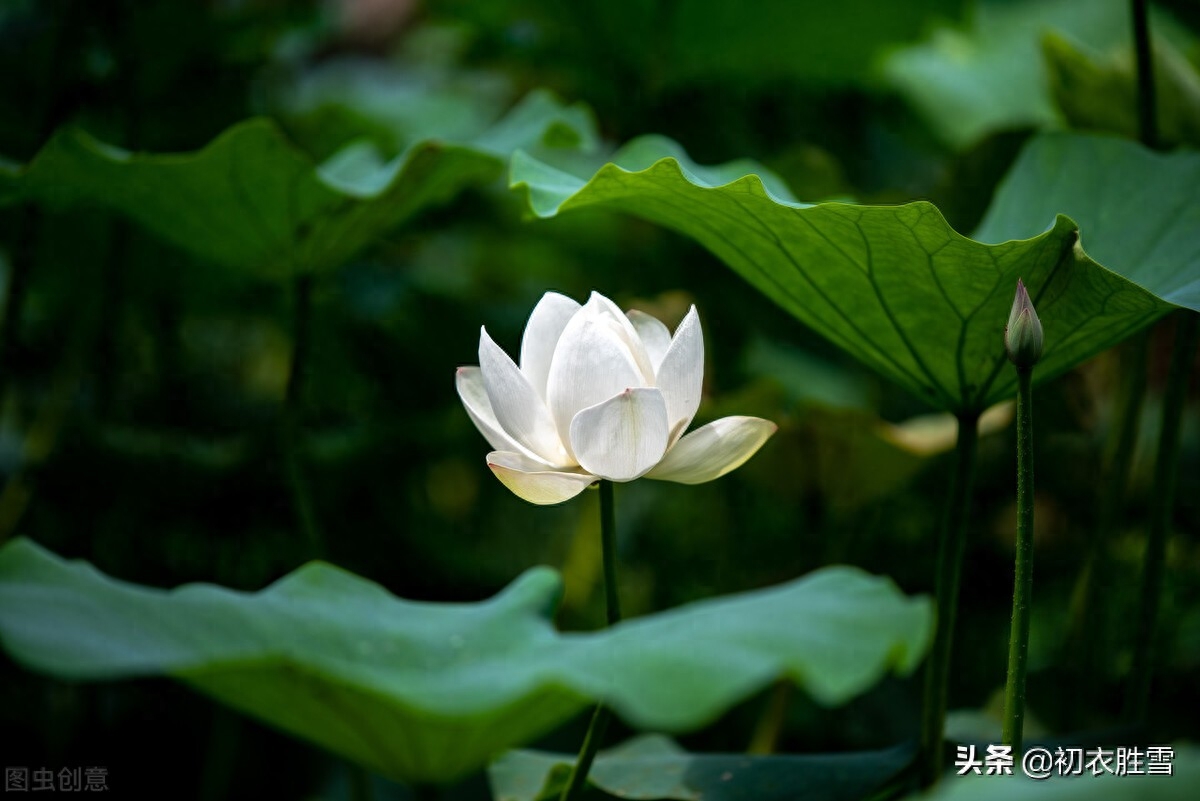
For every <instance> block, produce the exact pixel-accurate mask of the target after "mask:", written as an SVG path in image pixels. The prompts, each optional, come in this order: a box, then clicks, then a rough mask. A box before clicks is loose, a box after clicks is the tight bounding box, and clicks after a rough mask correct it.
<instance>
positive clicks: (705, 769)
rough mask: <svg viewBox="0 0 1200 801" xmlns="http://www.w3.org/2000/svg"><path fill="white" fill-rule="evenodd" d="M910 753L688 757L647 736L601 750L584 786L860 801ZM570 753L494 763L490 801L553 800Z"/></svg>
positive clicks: (517, 754)
mask: <svg viewBox="0 0 1200 801" xmlns="http://www.w3.org/2000/svg"><path fill="white" fill-rule="evenodd" d="M912 756H913V748H912V747H911V746H907V745H902V746H897V747H895V748H889V749H886V750H883V751H864V752H857V753H856V752H850V753H842V754H803V755H795V754H787V755H771V756H751V755H749V754H692V753H688V752H687V751H685V750H683V749H682V748H680V747H679V746H678V745H676V744H675V743H674V742H673V741H672V740H670V739H668V738H666V737H663V736H661V735H655V734H648V735H642V736H640V737H635V738H634V739H632V740H629V741H628V742H625V743H622V744H621V745H619V746H617V747H615V748H611V749H609V750H607V751H601V752H600V753H599V754H598V755H597V756H596V762H595V764H594V765H593V766H592V770H591V773H589V774H588V782H589V783H590V784H591V785H592V786H593V787H597V788H599V789H601V790H603V791H604V792H605V793H607V794H608V795H610V796H613V797H616V798H633V799H647V800H649V799H678V801H702V799H703V801H741V800H742V799H755V801H794V799H797V798H803V799H805V801H858V799H860V798H864V797H866V796H867V794H868V793H870V792H872V791H875V790H878V789H879V787H880V786H881V785H883V784H884V783H886V782H887V781H889V780H890V779H892V778H894V777H895V776H896V775H897V774H899V773H900V772H901V771H903V770H904V769H905V768H906V767H908V765H909V763H910V762H911V761H912ZM574 761H575V755H574V754H551V753H547V752H544V751H510V752H509V753H507V754H505V755H504V756H502V757H501V758H500V759H498V760H496V761H495V762H493V763H492V765H491V766H490V767H489V768H488V778H489V780H490V782H491V785H492V794H493V796H494V797H495V799H496V801H543V800H544V799H551V798H557V797H558V796H559V794H560V793H561V791H562V786H563V785H564V784H565V783H566V778H567V776H568V775H569V774H570V770H571V765H572V763H573V762H574Z"/></svg>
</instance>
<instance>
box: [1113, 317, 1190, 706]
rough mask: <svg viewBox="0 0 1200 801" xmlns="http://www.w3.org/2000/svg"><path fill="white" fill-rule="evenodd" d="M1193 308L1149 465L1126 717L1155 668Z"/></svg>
mask: <svg viewBox="0 0 1200 801" xmlns="http://www.w3.org/2000/svg"><path fill="white" fill-rule="evenodd" d="M1198 319H1200V317H1198V316H1197V315H1196V313H1195V312H1191V311H1186V310H1184V311H1181V312H1179V313H1178V317H1177V318H1176V328H1175V350H1174V351H1173V352H1172V354H1171V367H1170V370H1169V372H1168V373H1167V386H1166V389H1165V390H1164V392H1163V417H1162V429H1161V430H1160V432H1159V437H1158V456H1157V458H1156V460H1155V463H1154V489H1153V494H1152V495H1151V498H1150V531H1149V534H1148V536H1147V538H1146V556H1145V561H1144V566H1143V568H1142V586H1141V596H1140V601H1139V604H1138V617H1137V620H1138V626H1137V639H1136V641H1135V643H1134V649H1133V667H1132V669H1131V671H1130V674H1129V687H1128V692H1127V694H1126V696H1125V714H1126V717H1127V718H1129V719H1130V720H1131V721H1134V722H1140V721H1143V720H1145V718H1146V709H1147V706H1148V704H1149V701H1150V677H1151V673H1152V671H1153V667H1154V640H1155V635H1156V633H1157V629H1158V607H1159V602H1160V600H1161V598H1162V583H1163V570H1164V563H1165V562H1166V552H1167V532H1168V531H1169V530H1170V527H1171V513H1172V511H1173V508H1174V506H1175V484H1176V480H1177V478H1178V476H1177V475H1176V472H1175V468H1176V465H1177V464H1178V463H1179V430H1180V421H1181V419H1182V417H1183V406H1184V402H1185V401H1186V400H1187V388H1188V379H1189V378H1190V377H1191V370H1190V369H1189V368H1190V367H1191V365H1192V360H1193V358H1194V357H1195V352H1196V342H1197V320H1198Z"/></svg>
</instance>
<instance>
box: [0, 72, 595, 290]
mask: <svg viewBox="0 0 1200 801" xmlns="http://www.w3.org/2000/svg"><path fill="white" fill-rule="evenodd" d="M589 125H590V122H589V118H588V116H587V113H586V112H585V111H584V110H583V109H582V108H579V107H564V106H563V105H562V104H560V103H559V102H557V101H556V100H554V99H553V98H551V97H550V96H549V95H547V94H545V93H542V92H535V93H533V94H531V95H530V96H529V97H527V98H526V99H525V100H524V101H523V102H522V103H520V104H519V105H518V106H517V107H516V108H514V109H513V110H512V111H511V112H510V113H509V114H508V116H506V117H505V118H503V119H501V120H500V121H499V122H497V123H496V124H495V125H493V126H492V127H491V128H488V129H487V130H485V131H483V132H481V133H480V134H478V135H477V136H475V137H474V138H472V139H471V140H470V141H467V142H464V143H459V144H455V143H448V142H443V141H440V140H436V139H423V140H420V141H417V142H415V143H414V144H412V145H411V146H410V147H409V148H408V149H407V150H405V151H404V152H403V153H401V154H400V155H399V156H397V157H396V158H395V159H392V160H390V161H385V160H383V159H382V158H380V156H379V154H378V151H377V150H375V148H374V147H373V146H371V145H369V144H367V143H365V142H359V143H352V144H350V145H348V146H347V147H346V148H344V149H343V150H341V151H339V152H338V153H335V154H334V155H333V156H331V157H330V158H329V159H328V160H327V161H325V162H323V163H321V164H319V165H318V164H315V163H313V161H312V160H311V159H310V158H309V157H308V156H307V155H306V154H305V153H304V152H302V151H300V150H299V149H297V148H296V147H295V146H293V145H292V144H291V143H290V142H289V141H288V140H287V138H286V137H285V136H284V135H283V133H282V132H281V131H280V130H279V129H278V127H277V126H276V125H275V123H274V122H272V121H270V120H268V119H265V118H257V119H251V120H247V121H245V122H242V123H239V124H237V125H234V126H233V127H231V128H229V129H228V130H226V131H225V132H224V133H222V134H221V135H220V136H218V137H217V138H216V139H214V140H213V141H212V142H211V143H210V144H209V145H208V146H207V147H205V148H204V149H202V150H199V151H197V152H195V153H184V154H170V155H159V154H154V155H147V154H134V153H129V152H126V151H124V150H120V149H118V148H115V147H112V146H110V145H106V144H104V143H103V142H100V141H98V140H96V139H94V138H93V137H91V136H89V135H88V134H86V133H84V132H83V131H81V130H78V129H74V128H69V129H64V130H62V131H60V132H59V133H58V134H57V135H56V136H54V138H52V139H51V140H50V142H49V143H47V144H46V146H45V147H43V148H42V150H41V151H39V152H38V154H37V155H36V156H35V157H34V159H33V160H32V161H31V162H30V163H29V164H28V165H26V166H25V167H23V168H20V169H6V168H3V167H0V206H3V205H11V204H15V203H22V202H37V203H42V204H46V205H49V206H52V207H55V206H58V207H61V206H74V205H84V206H92V207H101V208H107V209H110V210H112V211H116V212H118V213H121V214H124V215H127V216H129V217H131V218H132V219H133V220H135V221H136V222H138V223H139V224H140V225H142V226H144V227H145V228H147V229H148V230H150V231H152V232H153V233H155V234H157V235H158V236H160V237H162V238H163V239H166V240H167V241H169V242H172V243H174V244H175V245H178V246H179V247H181V248H183V249H185V250H188V251H190V252H192V253H193V254H195V255H196V256H198V257H199V258H201V259H203V260H205V261H209V262H215V263H217V264H221V265H225V266H227V267H231V268H234V269H238V270H246V271H249V272H252V273H255V274H259V275H265V276H271V277H279V276H287V275H291V274H296V273H308V272H317V271H321V270H328V269H331V268H334V267H337V266H339V265H341V264H342V263H343V262H345V261H346V260H347V259H348V258H350V257H351V256H352V255H354V253H356V252H357V251H358V250H359V249H361V248H362V247H363V246H365V245H366V244H367V243H369V242H371V241H373V240H374V239H376V238H377V237H379V236H380V235H381V234H383V233H385V232H386V231H388V230H390V229H392V228H395V227H396V226H398V225H400V224H401V223H403V222H405V221H406V220H409V219H411V218H412V217H413V216H415V215H416V214H417V213H418V212H420V211H421V210H423V209H425V208H427V207H429V206H431V205H435V204H438V203H441V202H444V201H446V200H447V199H449V198H450V197H452V196H453V195H454V194H455V193H457V192H458V191H460V190H461V189H462V188H464V187H465V186H468V185H470V184H476V183H482V182H487V181H492V180H495V179H496V178H498V177H499V176H500V175H501V174H502V172H503V168H504V163H505V159H507V158H508V155H509V154H510V153H511V152H512V150H513V149H514V148H517V147H526V148H529V147H531V146H533V145H536V144H539V143H541V142H543V141H546V142H548V143H549V144H551V145H562V144H568V145H577V144H583V143H585V142H590V141H591V137H592V133H591V131H590V130H587V127H588V126H589Z"/></svg>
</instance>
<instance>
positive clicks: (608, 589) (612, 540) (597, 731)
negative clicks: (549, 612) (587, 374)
mask: <svg viewBox="0 0 1200 801" xmlns="http://www.w3.org/2000/svg"><path fill="white" fill-rule="evenodd" d="M600 546H601V550H602V554H603V555H602V561H603V562H604V599H605V605H606V609H607V612H608V615H607V617H608V625H610V626H612V625H615V624H616V623H619V622H620V621H621V601H620V598H619V597H618V596H617V518H616V512H615V507H614V504H613V485H612V482H611V481H601V482H600ZM610 717H612V714H611V713H610V712H609V710H608V707H607V706H605V705H604V704H597V705H596V711H595V712H593V713H592V720H591V722H590V723H589V724H588V729H587V734H586V735H584V738H583V746H582V747H581V748H580V749H579V756H578V757H577V758H576V760H575V765H574V767H572V768H571V775H570V777H569V778H568V779H567V784H566V786H565V787H563V791H562V795H561V796H560V797H559V798H560V801H573V800H574V799H575V798H578V797H579V795H580V793H582V792H583V788H584V785H586V784H587V777H588V773H589V772H591V769H592V762H593V761H595V759H596V752H597V751H598V750H599V749H600V741H601V740H602V739H604V732H605V730H607V729H608V721H609V718H610Z"/></svg>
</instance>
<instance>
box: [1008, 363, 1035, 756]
mask: <svg viewBox="0 0 1200 801" xmlns="http://www.w3.org/2000/svg"><path fill="white" fill-rule="evenodd" d="M1032 387H1033V370H1032V369H1031V368H1025V369H1023V368H1017V561H1016V570H1015V573H1016V575H1015V577H1014V581H1013V611H1012V628H1011V630H1010V633H1009V637H1008V681H1007V683H1006V684H1005V687H1004V729H1003V734H1002V738H1003V740H1004V743H1005V744H1006V745H1011V746H1012V750H1013V756H1014V758H1018V757H1020V755H1021V753H1022V752H1021V739H1022V734H1023V732H1024V728H1025V670H1026V665H1027V664H1028V658H1029V604H1030V599H1031V598H1032V595H1033V388H1032Z"/></svg>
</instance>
